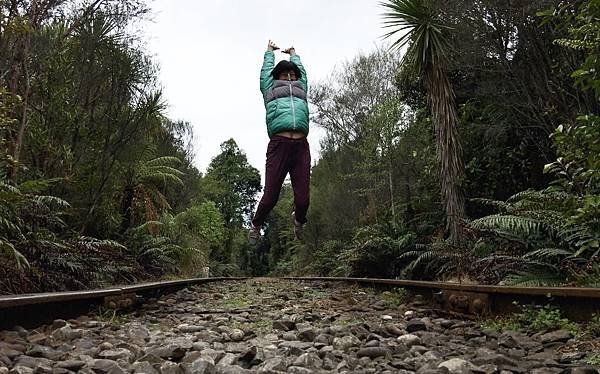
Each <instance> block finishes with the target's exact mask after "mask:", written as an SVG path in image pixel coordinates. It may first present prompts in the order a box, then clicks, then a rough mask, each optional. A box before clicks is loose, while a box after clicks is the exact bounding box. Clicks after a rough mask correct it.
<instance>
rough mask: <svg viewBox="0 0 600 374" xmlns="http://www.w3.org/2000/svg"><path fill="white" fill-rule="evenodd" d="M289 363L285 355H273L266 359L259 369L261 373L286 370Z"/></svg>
mask: <svg viewBox="0 0 600 374" xmlns="http://www.w3.org/2000/svg"><path fill="white" fill-rule="evenodd" d="M286 368H287V363H286V361H285V359H284V358H283V357H273V358H270V359H268V360H266V361H265V362H264V363H263V364H262V365H261V366H260V368H259V369H258V372H259V373H272V372H277V371H285V369H286Z"/></svg>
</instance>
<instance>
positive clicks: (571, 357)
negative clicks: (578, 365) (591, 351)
mask: <svg viewBox="0 0 600 374" xmlns="http://www.w3.org/2000/svg"><path fill="white" fill-rule="evenodd" d="M585 356H586V354H585V352H567V353H563V354H562V355H561V356H560V358H559V359H558V362H560V363H561V364H570V363H571V362H573V361H577V360H581V359H582V358H584V357H585Z"/></svg>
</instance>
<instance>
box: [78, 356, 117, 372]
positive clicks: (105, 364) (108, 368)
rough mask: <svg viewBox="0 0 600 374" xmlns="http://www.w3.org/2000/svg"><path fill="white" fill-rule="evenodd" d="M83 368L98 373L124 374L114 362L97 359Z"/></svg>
mask: <svg viewBox="0 0 600 374" xmlns="http://www.w3.org/2000/svg"><path fill="white" fill-rule="evenodd" d="M84 368H88V369H91V370H93V371H94V372H98V373H111V374H124V373H125V370H123V368H121V367H120V366H119V365H118V364H117V363H116V362H115V361H112V360H105V359H97V360H91V361H89V362H87V363H86V365H85V366H84Z"/></svg>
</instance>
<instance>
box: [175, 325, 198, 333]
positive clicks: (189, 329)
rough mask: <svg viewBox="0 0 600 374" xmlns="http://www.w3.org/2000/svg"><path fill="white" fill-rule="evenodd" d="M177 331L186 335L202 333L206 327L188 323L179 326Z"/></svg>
mask: <svg viewBox="0 0 600 374" xmlns="http://www.w3.org/2000/svg"><path fill="white" fill-rule="evenodd" d="M177 329H178V330H179V331H181V332H182V333H184V334H190V333H195V332H200V331H202V330H204V327H202V326H196V325H189V324H187V323H184V324H181V325H179V326H177Z"/></svg>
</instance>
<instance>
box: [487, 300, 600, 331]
mask: <svg viewBox="0 0 600 374" xmlns="http://www.w3.org/2000/svg"><path fill="white" fill-rule="evenodd" d="M515 305H517V306H519V307H520V308H521V311H520V312H518V313H513V315H511V316H509V317H501V318H496V319H493V320H487V321H483V322H482V323H481V327H482V328H483V329H488V330H494V331H498V332H502V331H507V330H509V331H520V332H526V333H536V332H543V331H548V330H559V329H560V330H568V331H570V332H571V334H573V335H574V336H580V335H581V326H580V325H579V324H577V323H576V322H573V321H570V320H569V319H567V318H563V317H562V313H561V311H560V309H559V308H557V307H555V306H552V305H544V306H529V305H524V306H521V305H518V304H517V303H515ZM598 323H599V327H600V320H598Z"/></svg>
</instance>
